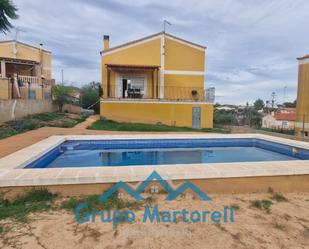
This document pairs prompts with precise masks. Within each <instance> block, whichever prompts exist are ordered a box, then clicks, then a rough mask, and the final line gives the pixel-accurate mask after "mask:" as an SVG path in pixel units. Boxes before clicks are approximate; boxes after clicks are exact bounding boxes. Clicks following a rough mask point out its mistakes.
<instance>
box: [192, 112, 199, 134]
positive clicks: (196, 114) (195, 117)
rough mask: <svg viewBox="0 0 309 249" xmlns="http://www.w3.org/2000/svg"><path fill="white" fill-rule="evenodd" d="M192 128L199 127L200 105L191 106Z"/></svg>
mask: <svg viewBox="0 0 309 249" xmlns="http://www.w3.org/2000/svg"><path fill="white" fill-rule="evenodd" d="M192 128H194V129H200V128H201V107H192Z"/></svg>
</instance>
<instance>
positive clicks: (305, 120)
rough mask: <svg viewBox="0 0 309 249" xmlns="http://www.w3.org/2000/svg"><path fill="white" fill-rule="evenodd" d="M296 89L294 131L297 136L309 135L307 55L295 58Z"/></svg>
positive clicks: (308, 70)
mask: <svg viewBox="0 0 309 249" xmlns="http://www.w3.org/2000/svg"><path fill="white" fill-rule="evenodd" d="M297 59H298V62H299V66H298V91H297V106H296V116H297V117H296V124H295V126H296V128H295V130H296V133H297V135H299V136H305V137H308V136H309V55H305V56H303V57H300V58H297Z"/></svg>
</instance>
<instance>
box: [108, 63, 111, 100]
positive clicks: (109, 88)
mask: <svg viewBox="0 0 309 249" xmlns="http://www.w3.org/2000/svg"><path fill="white" fill-rule="evenodd" d="M110 90H111V86H110V69H109V68H107V97H108V98H109V97H110V95H111V93H110Z"/></svg>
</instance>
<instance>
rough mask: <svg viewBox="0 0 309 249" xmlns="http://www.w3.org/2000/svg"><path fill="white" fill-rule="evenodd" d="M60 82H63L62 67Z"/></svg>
mask: <svg viewBox="0 0 309 249" xmlns="http://www.w3.org/2000/svg"><path fill="white" fill-rule="evenodd" d="M61 84H63V69H61Z"/></svg>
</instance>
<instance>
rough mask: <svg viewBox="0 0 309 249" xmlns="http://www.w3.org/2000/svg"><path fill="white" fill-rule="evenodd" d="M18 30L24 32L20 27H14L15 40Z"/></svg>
mask: <svg viewBox="0 0 309 249" xmlns="http://www.w3.org/2000/svg"><path fill="white" fill-rule="evenodd" d="M19 32H25V31H24V30H23V29H21V28H20V27H15V41H17V37H18V33H19Z"/></svg>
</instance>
